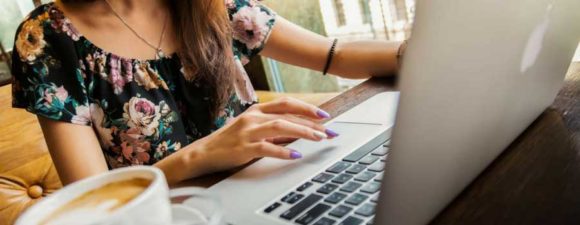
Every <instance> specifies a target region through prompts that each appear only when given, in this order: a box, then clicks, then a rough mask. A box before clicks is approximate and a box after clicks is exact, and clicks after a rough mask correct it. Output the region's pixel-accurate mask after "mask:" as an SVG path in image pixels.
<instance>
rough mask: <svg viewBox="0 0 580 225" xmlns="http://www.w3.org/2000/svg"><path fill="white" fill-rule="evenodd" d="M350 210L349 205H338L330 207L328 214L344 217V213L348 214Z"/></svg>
mask: <svg viewBox="0 0 580 225" xmlns="http://www.w3.org/2000/svg"><path fill="white" fill-rule="evenodd" d="M350 211H352V208H351V207H348V206H345V205H339V206H337V207H335V208H334V209H332V211H330V212H329V213H328V214H329V215H331V216H334V217H337V218H342V217H344V216H345V215H346V214H348V213H349V212H350Z"/></svg>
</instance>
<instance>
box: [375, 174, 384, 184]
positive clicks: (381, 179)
mask: <svg viewBox="0 0 580 225" xmlns="http://www.w3.org/2000/svg"><path fill="white" fill-rule="evenodd" d="M383 173H384V172H381V173H379V174H378V176H376V177H375V181H378V182H381V181H383Z"/></svg>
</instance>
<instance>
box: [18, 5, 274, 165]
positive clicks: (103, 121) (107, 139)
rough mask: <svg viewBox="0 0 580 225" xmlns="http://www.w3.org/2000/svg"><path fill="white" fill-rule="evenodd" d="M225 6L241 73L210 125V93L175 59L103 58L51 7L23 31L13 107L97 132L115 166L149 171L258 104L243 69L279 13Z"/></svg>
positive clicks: (105, 55) (44, 8)
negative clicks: (223, 106) (225, 103)
mask: <svg viewBox="0 0 580 225" xmlns="http://www.w3.org/2000/svg"><path fill="white" fill-rule="evenodd" d="M225 1H226V2H225V3H226V7H227V10H228V12H229V16H230V19H231V23H232V24H231V26H232V28H233V40H232V42H233V49H232V51H233V53H234V56H235V60H236V64H238V66H239V68H240V73H238V74H236V76H237V77H235V79H234V82H235V83H234V87H235V88H234V89H235V93H232V96H231V98H230V101H229V102H228V104H227V105H226V107H225V108H224V109H223V110H222V111H221V112H220V114H219V116H218V118H217V119H216V120H215V121H210V120H209V103H210V101H212V99H210V98H209V97H208V96H209V90H208V89H206V88H205V86H204V85H203V84H202V83H200V82H198V81H197V80H195V79H192V78H191V77H192V76H188V75H187V74H185V73H184V70H183V68H182V66H181V63H180V60H179V57H178V56H177V54H172V55H170V56H166V57H162V58H160V59H155V60H137V59H129V58H124V57H121V56H118V55H115V54H114V53H110V52H106V51H105V50H103V49H101V48H99V47H97V46H95V45H94V44H93V43H92V42H90V41H89V40H88V39H86V38H85V37H84V36H83V35H82V34H80V33H79V32H78V31H77V29H76V28H75V27H74V26H73V24H71V22H70V20H69V19H68V18H66V16H65V15H64V14H63V13H62V11H60V10H59V9H58V8H57V7H56V6H55V5H54V4H53V3H49V4H45V5H42V6H40V7H38V8H37V9H35V10H34V11H33V12H32V13H31V14H30V15H29V16H28V17H27V18H26V19H25V20H24V22H22V24H21V25H20V27H19V29H18V32H17V35H16V41H15V46H14V50H15V51H14V52H13V59H14V60H13V65H12V71H13V75H14V79H13V86H12V94H13V103H12V105H13V107H17V108H25V109H26V110H27V111H29V112H32V113H35V114H37V115H39V116H43V117H46V118H49V119H53V120H57V121H63V122H68V123H73V124H79V125H87V126H92V128H93V130H94V131H95V133H96V135H97V137H98V139H99V142H100V145H101V148H102V150H103V152H104V155H105V158H106V159H107V164H108V165H109V167H110V168H117V167H122V166H128V165H141V164H145V165H151V164H153V163H155V162H157V161H159V160H161V159H163V158H165V157H167V156H168V155H170V154H171V153H174V152H176V151H178V150H179V149H180V148H181V147H183V146H186V145H188V144H189V143H191V142H193V141H195V140H197V139H199V138H201V137H204V136H206V135H208V134H210V133H211V132H213V131H215V130H216V129H218V128H220V127H222V126H224V125H225V124H226V123H227V122H228V121H229V120H230V119H232V118H233V117H235V116H237V115H238V114H240V113H241V112H243V111H244V110H245V109H247V107H249V106H250V105H251V104H254V103H255V102H256V101H257V98H256V95H255V92H254V90H253V88H252V85H251V83H250V81H249V78H248V75H247V73H246V72H245V70H244V69H243V65H244V64H246V63H247V62H248V60H249V58H251V57H252V56H254V55H256V54H258V53H259V52H260V50H261V49H262V47H263V45H264V43H265V42H266V40H267V38H268V35H269V33H270V31H271V29H272V26H273V25H274V22H275V14H274V13H273V12H272V11H270V10H269V9H268V8H266V7H264V6H262V5H260V4H259V3H257V2H255V1H253V0H225ZM71 141H72V140H71ZM74 141H78V140H74ZM79 151H82V150H79Z"/></svg>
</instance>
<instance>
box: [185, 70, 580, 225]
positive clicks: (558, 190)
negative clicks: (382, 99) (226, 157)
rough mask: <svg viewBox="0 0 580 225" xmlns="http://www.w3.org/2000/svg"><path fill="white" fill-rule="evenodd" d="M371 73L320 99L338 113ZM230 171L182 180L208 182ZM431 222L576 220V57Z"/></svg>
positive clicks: (579, 143)
mask: <svg viewBox="0 0 580 225" xmlns="http://www.w3.org/2000/svg"><path fill="white" fill-rule="evenodd" d="M393 84H394V82H393V81H392V80H388V79H371V80H368V81H366V82H364V83H362V84H361V85H359V86H356V87H354V88H353V89H350V90H348V91H346V92H345V93H343V94H341V95H339V96H337V97H335V98H333V99H331V100H330V101H328V102H326V103H324V104H322V105H321V108H323V109H325V110H326V111H328V112H329V113H330V114H332V115H333V116H336V115H339V114H341V113H343V112H345V111H347V110H348V109H350V108H352V107H353V106H354V105H356V104H358V103H360V102H362V101H364V100H365V99H368V98H370V97H371V96H373V95H374V94H376V93H379V92H384V91H392V90H394V89H395V88H394V86H393ZM231 173H232V172H224V173H220V174H214V175H210V176H206V177H202V178H198V179H195V180H190V181H187V182H184V183H182V184H181V185H179V186H182V185H196V186H205V187H208V186H211V185H212V184H215V183H217V182H218V181H220V180H222V179H224V178H225V177H227V176H229V175H231ZM432 224H470V225H471V224H485V225H488V224H542V225H545V224H580V63H575V64H574V65H573V66H572V68H571V72H570V73H569V75H568V76H567V78H566V83H565V85H564V87H563V88H562V89H561V91H560V93H559V94H558V96H557V98H556V100H555V101H554V103H553V104H552V106H551V107H549V108H548V109H546V110H545V111H544V113H543V114H541V115H540V116H539V117H538V118H537V119H536V121H535V122H534V123H532V124H531V125H530V126H529V127H528V128H527V129H526V130H525V131H524V132H523V133H522V134H521V135H520V136H519V137H518V138H517V139H516V140H514V142H513V143H512V144H511V145H510V146H509V147H508V148H507V149H506V150H505V151H504V152H503V153H502V154H501V155H500V156H499V157H498V158H497V159H496V160H495V161H494V162H492V164H491V165H490V166H489V167H488V168H487V169H485V170H484V172H482V173H481V174H480V175H479V176H478V177H477V178H476V179H475V180H474V181H473V182H472V183H471V184H470V185H469V186H468V187H467V188H466V189H465V190H464V191H463V192H462V193H461V194H460V195H459V196H458V197H457V198H456V199H454V200H453V201H452V203H451V204H449V205H448V207H447V208H446V209H444V210H443V211H442V212H441V213H440V214H439V215H438V216H437V217H436V218H435V219H434V220H433V221H432Z"/></svg>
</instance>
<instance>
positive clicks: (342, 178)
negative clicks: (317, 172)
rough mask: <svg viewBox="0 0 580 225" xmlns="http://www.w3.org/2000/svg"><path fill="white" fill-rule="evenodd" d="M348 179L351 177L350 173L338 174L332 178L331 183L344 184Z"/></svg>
mask: <svg viewBox="0 0 580 225" xmlns="http://www.w3.org/2000/svg"><path fill="white" fill-rule="evenodd" d="M350 179H352V175H348V174H344V173H343V174H340V175H338V176H336V177H335V178H334V179H332V182H333V183H337V184H344V183H346V182H347V181H349V180H350Z"/></svg>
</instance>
